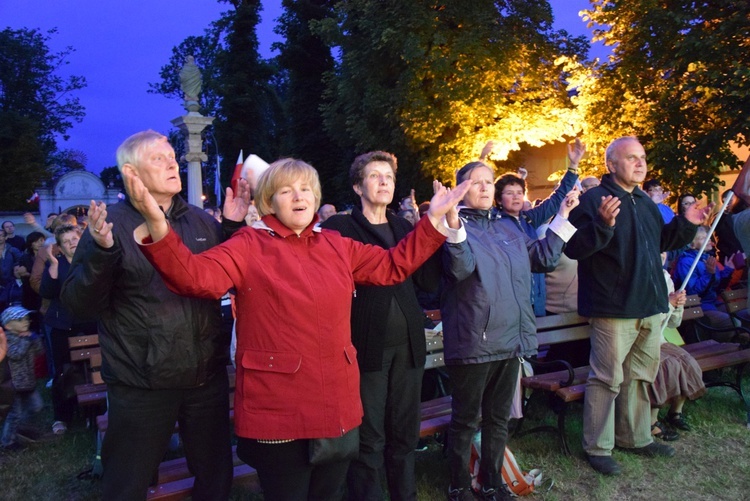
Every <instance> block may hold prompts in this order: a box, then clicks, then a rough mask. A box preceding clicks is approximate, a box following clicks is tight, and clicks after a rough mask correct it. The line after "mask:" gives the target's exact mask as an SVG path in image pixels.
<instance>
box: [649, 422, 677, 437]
mask: <svg viewBox="0 0 750 501" xmlns="http://www.w3.org/2000/svg"><path fill="white" fill-rule="evenodd" d="M654 430H659V432H658V433H654ZM651 436H653V437H656V438H658V439H660V440H664V441H665V442H673V441H675V440H677V439H678V438H680V434H679V433H677V432H676V431H674V430H673V429H671V428H670V427H668V426H667V425H665V424H664V423H662V422H661V421H657V422H655V423H654V424H652V425H651Z"/></svg>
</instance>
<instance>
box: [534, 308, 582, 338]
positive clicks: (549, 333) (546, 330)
mask: <svg viewBox="0 0 750 501" xmlns="http://www.w3.org/2000/svg"><path fill="white" fill-rule="evenodd" d="M590 335H591V328H590V327H589V319H588V318H586V317H582V316H581V315H579V314H578V313H577V312H570V313H562V314H560V315H547V316H546V317H537V319H536V338H537V342H538V343H539V346H542V345H551V344H559V343H567V342H569V341H577V340H579V339H587V338H588V337H589V336H590Z"/></svg>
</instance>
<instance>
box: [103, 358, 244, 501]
mask: <svg viewBox="0 0 750 501" xmlns="http://www.w3.org/2000/svg"><path fill="white" fill-rule="evenodd" d="M107 395H108V400H109V425H108V428H107V433H106V435H105V436H104V443H103V445H102V465H103V467H104V475H103V477H102V484H103V485H102V487H103V492H102V499H106V500H108V501H110V500H119V499H122V500H128V501H129V500H135V499H146V491H147V489H148V486H149V484H150V482H151V480H152V479H153V476H154V472H155V471H156V470H157V468H158V467H159V463H160V462H161V460H162V459H163V457H164V453H165V452H166V450H167V445H168V444H169V439H170V437H171V436H172V434H173V433H174V425H175V422H177V423H179V425H180V436H181V437H182V441H183V444H184V447H185V456H186V458H187V463H188V468H189V469H190V472H191V473H193V474H194V475H195V486H194V488H193V499H195V500H221V499H227V498H228V497H229V490H230V488H231V486H232V474H233V472H232V469H233V467H232V448H231V443H230V424H229V382H228V380H227V374H226V371H224V370H223V369H222V370H221V371H220V372H219V373H218V374H217V375H216V376H215V377H213V378H212V379H211V380H210V381H209V382H208V383H206V384H205V385H203V386H200V387H198V388H191V389H175V390H146V389H142V388H133V387H130V386H123V385H116V384H110V385H108V387H107Z"/></svg>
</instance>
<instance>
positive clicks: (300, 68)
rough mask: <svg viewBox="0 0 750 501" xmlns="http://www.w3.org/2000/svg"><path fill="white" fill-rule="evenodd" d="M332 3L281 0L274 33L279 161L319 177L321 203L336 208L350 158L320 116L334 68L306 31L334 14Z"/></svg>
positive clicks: (344, 191) (345, 189)
mask: <svg viewBox="0 0 750 501" xmlns="http://www.w3.org/2000/svg"><path fill="white" fill-rule="evenodd" d="M335 3H336V2H335V0H301V1H297V0H294V1H292V0H284V2H283V6H284V8H285V12H284V14H282V16H281V18H280V19H279V25H278V26H277V28H276V32H277V33H278V34H279V35H282V36H283V37H284V42H282V43H278V44H276V46H275V48H276V49H278V50H279V56H278V57H277V58H276V63H277V64H278V66H279V69H280V70H281V71H282V72H283V76H284V78H283V91H282V92H283V94H282V95H283V103H284V111H285V113H284V115H285V117H286V119H285V121H284V127H283V129H281V130H280V136H281V141H282V144H281V151H282V154H283V155H284V156H293V157H297V158H301V159H303V160H305V161H307V162H309V163H310V164H312V165H313V166H314V167H315V168H316V169H317V170H318V173H319V174H320V180H321V183H322V185H323V201H324V202H323V203H333V204H335V205H337V206H341V205H342V204H344V203H345V202H348V201H349V200H350V199H351V197H350V196H349V195H350V193H351V187H350V186H348V176H347V171H348V169H347V166H348V165H349V164H350V163H351V160H352V158H353V156H354V154H353V153H352V152H348V151H347V152H346V153H345V151H346V150H343V149H342V148H341V147H340V146H339V145H338V144H337V143H336V141H334V140H333V138H332V137H331V135H329V132H328V131H327V130H326V128H325V125H324V120H323V116H322V114H321V112H320V108H321V105H322V104H323V102H324V91H325V83H324V80H323V77H324V74H325V73H327V72H331V71H332V70H333V69H334V60H333V56H332V54H331V49H330V47H328V46H327V45H326V44H325V43H324V42H323V41H322V40H321V38H320V37H319V36H317V35H315V34H313V33H312V32H311V30H310V23H311V22H317V21H321V20H324V19H328V18H330V17H331V16H332V15H333V5H334V4H335Z"/></svg>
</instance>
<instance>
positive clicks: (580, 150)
mask: <svg viewBox="0 0 750 501" xmlns="http://www.w3.org/2000/svg"><path fill="white" fill-rule="evenodd" d="M585 154H586V145H585V144H583V143H582V142H581V140H580V139H578V138H576V140H575V141H574V142H573V144H570V143H568V160H570V167H571V168H573V169H576V168H578V162H580V161H581V159H582V158H583V155H585Z"/></svg>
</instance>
